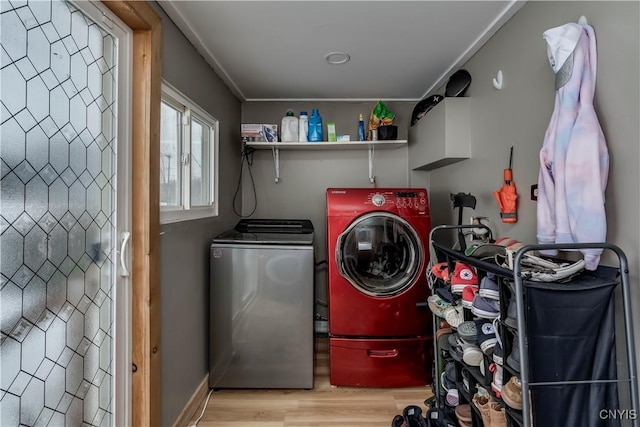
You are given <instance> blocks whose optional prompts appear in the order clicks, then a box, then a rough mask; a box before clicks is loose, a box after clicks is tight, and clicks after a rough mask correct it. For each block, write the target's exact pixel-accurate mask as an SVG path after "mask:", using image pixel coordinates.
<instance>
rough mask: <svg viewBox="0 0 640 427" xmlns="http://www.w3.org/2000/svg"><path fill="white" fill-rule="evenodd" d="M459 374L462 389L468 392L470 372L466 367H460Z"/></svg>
mask: <svg viewBox="0 0 640 427" xmlns="http://www.w3.org/2000/svg"><path fill="white" fill-rule="evenodd" d="M461 376H462V388H464V391H466V392H467V393H469V390H470V389H469V385H470V383H471V374H470V373H469V371H468V370H467V369H462V373H461Z"/></svg>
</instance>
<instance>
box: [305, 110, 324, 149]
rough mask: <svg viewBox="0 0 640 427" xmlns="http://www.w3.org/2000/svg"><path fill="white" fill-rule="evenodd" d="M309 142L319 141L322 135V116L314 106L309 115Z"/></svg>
mask: <svg viewBox="0 0 640 427" xmlns="http://www.w3.org/2000/svg"><path fill="white" fill-rule="evenodd" d="M308 137H309V142H320V141H322V140H323V137H322V117H321V116H320V112H319V111H318V109H317V108H314V109H313V111H312V112H311V117H309V135H308Z"/></svg>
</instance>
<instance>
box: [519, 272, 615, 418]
mask: <svg viewBox="0 0 640 427" xmlns="http://www.w3.org/2000/svg"><path fill="white" fill-rule="evenodd" d="M616 273H617V270H616V269H614V268H611V267H599V268H598V270H596V271H594V272H585V273H583V274H582V275H581V276H580V277H579V278H577V279H576V280H574V281H571V282H569V283H540V282H533V281H525V283H524V285H525V286H524V288H525V311H526V314H525V316H526V332H527V342H528V352H527V354H528V357H529V373H530V378H529V383H536V382H555V381H576V380H578V381H594V380H616V379H617V371H616V339H615V289H616V286H617V285H618V280H617V275H616ZM530 390H531V396H532V397H531V402H532V410H533V419H534V425H535V426H544V427H554V426H557V427H617V426H620V419H619V417H615V416H611V415H612V413H614V411H615V410H616V409H619V402H618V386H617V384H616V383H590V384H571V385H539V386H535V385H534V386H531V387H530ZM616 418H617V419H616Z"/></svg>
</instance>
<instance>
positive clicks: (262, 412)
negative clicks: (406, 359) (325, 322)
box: [189, 338, 432, 427]
mask: <svg viewBox="0 0 640 427" xmlns="http://www.w3.org/2000/svg"><path fill="white" fill-rule="evenodd" d="M431 395H432V393H431V388H430V387H417V388H385V389H382V388H352V387H334V386H331V385H330V384H329V354H328V340H327V338H317V339H316V363H315V377H314V388H313V390H218V391H214V392H213V393H212V394H211V398H210V399H209V404H208V405H207V409H206V410H205V412H204V416H203V417H202V419H201V420H200V422H199V423H198V427H240V426H242V427H258V426H259V427H324V426H326V427H365V426H366V427H390V426H391V420H392V419H393V417H394V415H396V414H401V413H402V409H403V408H404V407H406V406H407V405H418V406H420V407H421V408H422V410H423V411H426V407H425V405H424V400H425V399H427V398H429V397H430V396H431ZM201 412H202V406H201V407H200V408H199V409H198V410H197V411H196V415H195V416H194V417H193V419H192V420H191V422H190V424H189V425H193V422H194V421H195V420H196V419H197V417H198V416H199V415H200V413H201Z"/></svg>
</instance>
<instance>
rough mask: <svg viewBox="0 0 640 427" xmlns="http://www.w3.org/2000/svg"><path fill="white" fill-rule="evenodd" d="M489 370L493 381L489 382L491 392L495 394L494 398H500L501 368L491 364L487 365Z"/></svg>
mask: <svg viewBox="0 0 640 427" xmlns="http://www.w3.org/2000/svg"><path fill="white" fill-rule="evenodd" d="M489 370H490V371H491V372H493V380H492V381H491V390H493V392H494V393H495V394H496V396H498V397H501V396H502V387H503V385H502V378H503V371H502V366H500V365H498V364H496V363H492V364H491V365H489Z"/></svg>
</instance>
